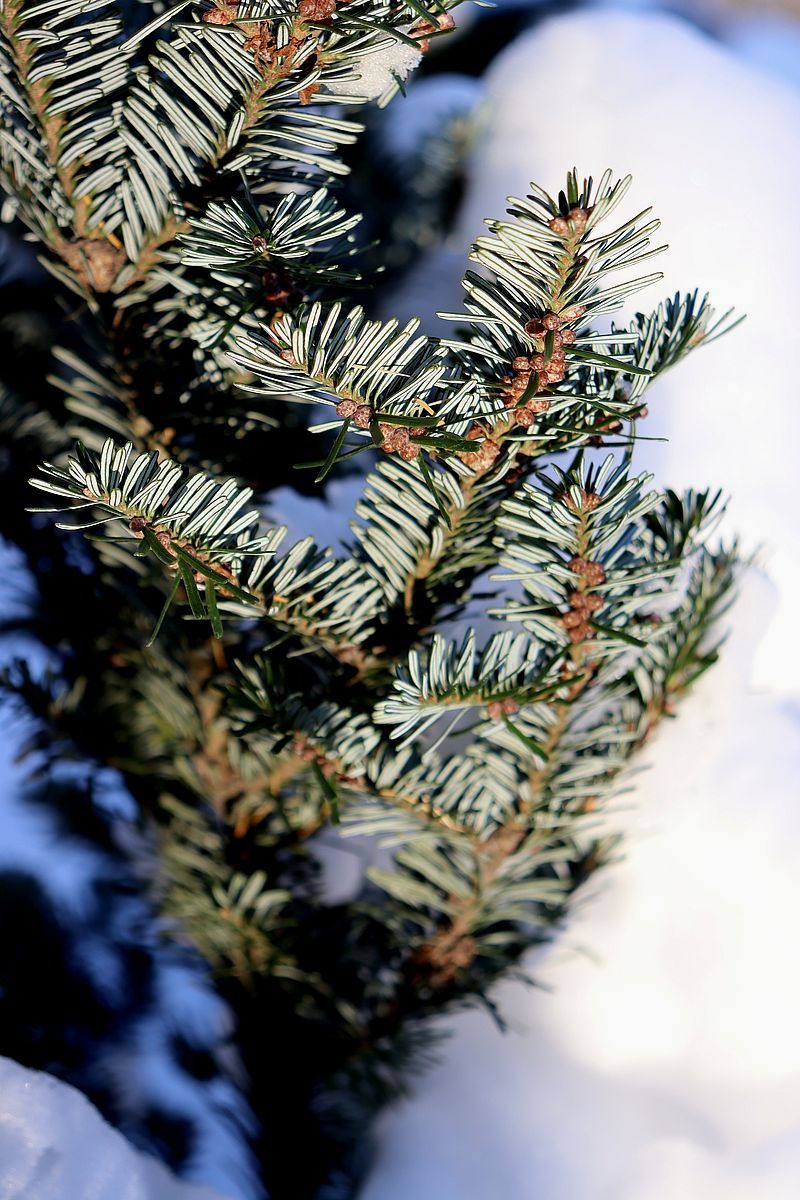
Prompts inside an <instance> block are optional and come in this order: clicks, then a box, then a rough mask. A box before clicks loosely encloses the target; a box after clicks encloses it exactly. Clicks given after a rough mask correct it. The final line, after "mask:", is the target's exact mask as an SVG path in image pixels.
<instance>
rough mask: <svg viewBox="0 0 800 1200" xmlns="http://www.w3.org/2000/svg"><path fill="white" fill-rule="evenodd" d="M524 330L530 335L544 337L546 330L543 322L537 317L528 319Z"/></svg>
mask: <svg viewBox="0 0 800 1200" xmlns="http://www.w3.org/2000/svg"><path fill="white" fill-rule="evenodd" d="M525 332H526V333H527V334H530V336H531V337H544V335H545V333H546V332H547V331H546V329H545V327H544V324H543V322H542V321H540V320H539V318H538V317H534V318H533V320H531V321H528V323H527V324H526V326H525Z"/></svg>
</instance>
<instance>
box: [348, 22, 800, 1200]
mask: <svg viewBox="0 0 800 1200" xmlns="http://www.w3.org/2000/svg"><path fill="white" fill-rule="evenodd" d="M573 163H575V164H577V166H578V168H579V170H581V171H586V172H592V173H594V174H599V173H600V172H601V171H602V170H603V168H604V167H606V166H608V165H611V166H613V167H614V168H615V169H617V170H618V171H620V172H621V173H623V172H627V171H631V172H632V173H633V174H634V177H635V189H634V192H633V195H632V201H631V202H632V204H636V205H639V206H641V207H643V206H644V205H645V204H647V203H650V202H652V203H654V205H655V206H656V210H657V212H658V214H659V215H661V216H662V218H663V221H664V230H663V232H664V235H665V238H666V240H668V241H669V242H670V243H671V248H670V252H669V255H668V256H665V258H664V261H663V263H662V264H661V266H662V268H663V269H664V270H665V272H666V274H667V279H666V280H665V284H664V285H663V287H662V288H661V289H659V290H655V289H654V293H653V299H654V300H655V299H658V298H659V291H661V292H664V293H666V292H668V291H670V290H672V289H677V288H678V287H681V288H692V287H694V286H700V287H703V288H706V287H707V288H708V289H709V290H710V291H711V292H712V294H713V296H714V298H715V300H716V301H717V303H718V304H719V306H720V307H723V308H724V307H728V306H729V305H735V306H736V307H737V308H739V309H740V310H744V311H747V313H748V320H747V322H746V323H745V324H744V325H742V326H741V327H739V329H737V330H736V331H735V332H734V333H733V334H732V335H731V336H730V337H729V338H726V339H724V340H723V341H721V342H719V343H717V344H716V345H714V346H712V347H710V348H709V349H707V350H704V351H701V352H698V354H697V355H696V356H695V357H694V358H693V359H691V360H690V361H689V362H688V363H686V364H684V365H683V366H682V367H680V368H679V369H678V370H677V371H676V372H674V373H673V374H672V375H670V376H668V377H666V378H665V379H664V380H663V381H662V382H661V383H660V384H659V386H658V388H657V390H656V389H654V391H653V392H652V393H651V397H652V400H651V401H650V411H651V414H652V416H651V418H650V420H649V421H648V422H647V424H648V425H649V429H648V430H647V432H648V434H650V435H658V436H666V437H668V438H669V439H670V440H669V442H668V443H666V444H664V443H656V442H651V443H643V444H642V445H641V447H640V451H641V452H640V458H639V461H640V463H641V464H642V465H643V466H646V467H649V468H651V469H653V470H654V471H655V472H656V474H657V477H658V479H659V480H660V481H661V482H664V483H669V484H671V485H676V486H678V487H681V486H685V485H689V484H696V485H704V484H708V483H711V484H721V485H723V486H724V487H725V488H726V489H728V490H729V491H730V492H731V493H732V496H733V500H732V502H731V507H730V517H729V520H728V527H729V528H737V529H738V530H739V531H740V532H741V534H742V535H743V538H744V540H745V543H746V545H747V546H748V547H749V548H755V547H756V546H757V545H761V546H763V551H762V554H761V561H762V563H763V564H764V571H765V573H762V572H761V571H753V572H751V574H750V576H749V578H748V579H747V581H746V582H745V584H744V586H743V590H742V597H741V599H740V601H739V604H738V606H737V608H736V610H735V613H734V615H733V632H732V635H731V638H730V642H729V644H728V646H727V647H726V651H725V655H724V658H723V662H722V663H721V664H720V665H719V666H718V667H717V668H716V669H715V671H714V672H712V673H711V674H710V675H709V676H707V677H706V678H705V679H704V680H703V681H702V683H701V685H700V687H699V688H698V690H697V692H696V694H694V695H693V696H692V697H691V698H690V699H689V700H688V701H687V702H686V704H685V705H684V706H683V708H682V710H681V712H680V714H679V719H678V720H677V721H676V722H675V723H674V724H672V725H670V726H669V727H667V728H665V729H663V730H662V731H661V732H660V733H659V735H658V737H657V738H656V739H655V741H654V744H653V746H652V748H651V749H650V751H649V754H648V763H647V765H648V766H649V767H650V768H651V769H650V770H648V771H646V772H645V773H644V774H642V775H641V776H640V777H639V778H638V781H637V786H636V788H635V790H634V791H633V792H632V793H631V794H629V795H627V796H626V797H625V798H624V803H623V802H620V805H619V806H618V811H617V812H616V813H615V814H613V817H612V824H613V827H614V828H616V829H622V830H623V831H624V832H625V834H626V850H625V858H624V860H623V861H622V862H621V863H620V864H618V865H616V866H614V867H612V868H611V869H610V870H609V871H608V872H607V873H606V875H605V878H604V879H603V880H602V881H601V882H600V883H599V884H598V887H599V889H600V894H599V896H595V897H593V898H589V899H587V902H586V903H585V904H584V905H583V907H582V909H581V912H580V914H579V916H578V918H577V919H576V920H575V921H574V923H573V925H572V927H571V928H570V930H569V931H568V932H567V934H566V935H565V936H564V938H563V940H562V941H561V942H560V943H559V944H558V945H557V946H556V947H555V948H554V949H553V950H552V952H551V954H550V956H549V958H548V959H547V960H546V961H544V962H542V961H539V962H537V963H534V964H533V965H534V973H535V975H536V977H537V979H539V980H540V981H541V982H542V983H543V984H546V985H547V988H548V990H525V989H523V988H522V987H520V986H517V985H514V986H508V987H506V988H504V989H502V991H501V993H500V997H499V998H500V1001H501V1007H502V1009H503V1011H504V1012H505V1013H506V1015H507V1016H508V1017H509V1019H510V1023H511V1026H512V1032H511V1033H509V1034H508V1035H505V1036H503V1035H501V1034H500V1033H498V1032H497V1031H496V1029H495V1028H494V1027H493V1026H492V1025H491V1024H490V1022H489V1021H488V1019H487V1018H486V1017H484V1016H483V1015H479V1014H471V1015H467V1016H464V1017H461V1018H458V1019H455V1020H452V1021H449V1022H447V1023H446V1026H447V1028H449V1029H450V1030H451V1034H452V1036H451V1038H450V1040H449V1043H447V1045H446V1049H445V1052H444V1059H443V1063H442V1065H441V1066H440V1068H439V1069H438V1070H435V1071H432V1072H431V1073H430V1075H429V1076H427V1078H426V1079H424V1080H423V1081H421V1083H420V1085H419V1087H418V1090H417V1095H416V1097H415V1098H414V1099H413V1100H412V1101H411V1102H410V1103H408V1104H405V1105H403V1106H401V1107H399V1108H397V1109H396V1110H395V1111H394V1112H392V1113H390V1114H389V1115H387V1116H386V1117H385V1119H384V1120H383V1122H382V1125H381V1142H380V1152H379V1156H378V1161H377V1165H376V1168H375V1171H374V1173H373V1176H372V1178H371V1180H370V1181H369V1183H368V1184H367V1186H366V1187H365V1189H364V1191H363V1194H362V1197H361V1200H408V1198H409V1197H412V1196H413V1197H414V1200H499V1198H500V1197H502V1200H529V1198H530V1197H532V1196H541V1197H546V1198H547V1200H790V1197H791V1198H796V1197H797V1196H798V1195H800V1040H798V1038H797V1033H796V1025H797V1012H798V1011H800V954H799V953H798V949H797V941H796V938H795V936H794V922H795V919H796V914H797V912H798V911H800V805H798V801H800V785H799V784H798V779H800V685H799V684H798V668H799V667H800V654H798V648H797V638H796V629H795V623H796V616H795V610H796V595H797V590H798V585H799V584H800V569H799V568H798V563H800V543H799V539H798V534H797V525H796V520H795V517H794V500H795V488H796V483H795V479H796V470H795V465H794V459H795V447H796V445H797V440H798V433H800V421H799V419H798V405H797V398H796V394H795V393H796V383H795V371H794V353H795V351H794V347H793V332H794V296H793V285H794V282H795V280H796V279H797V278H798V271H799V270H800V236H798V233H797V229H796V226H795V224H794V218H793V212H792V197H794V196H795V195H797V188H798V184H800V96H799V95H798V94H797V93H796V92H795V91H794V90H793V89H791V88H790V87H788V86H786V85H784V84H781V83H778V82H774V81H773V80H772V79H771V78H769V77H768V76H767V75H765V74H763V73H762V72H761V71H760V70H756V69H752V68H751V67H749V66H746V65H744V64H743V63H742V62H741V61H738V60H737V59H736V58H735V57H734V56H733V55H731V54H730V53H728V52H726V51H724V50H723V49H722V48H720V47H719V46H717V45H715V44H713V43H711V42H710V41H708V40H706V39H705V38H703V37H702V36H700V35H698V34H696V33H695V32H693V31H692V30H691V29H690V28H689V27H688V26H685V25H683V24H682V23H680V22H678V21H676V20H673V19H667V18H664V17H660V16H652V15H647V14H639V15H635V14H632V13H628V14H625V15H622V14H619V13H611V12H606V11H604V12H592V13H583V14H575V15H572V16H567V17H561V18H556V19H553V20H552V21H550V22H548V23H547V24H546V25H544V26H541V27H539V28H538V29H537V30H535V31H534V32H532V33H531V34H529V35H526V36H524V37H523V38H521V39H519V40H518V41H517V42H516V43H515V44H514V45H512V46H511V47H510V48H509V49H508V50H506V51H505V52H504V53H503V54H502V55H501V56H500V57H499V58H498V59H497V60H496V62H495V63H494V64H493V66H492V69H491V71H490V73H489V76H488V78H487V107H486V111H485V127H484V130H483V135H482V138H481V139H480V142H479V145H478V146H477V148H476V150H475V154H474V161H473V164H472V170H471V176H470V185H469V189H468V195H467V198H466V202H465V204H464V208H463V211H462V213H461V216H460V220H459V222H458V228H457V231H456V233H455V235H454V236H453V238H452V239H451V243H450V244H449V245H448V246H447V247H446V248H445V249H444V250H443V251H442V253H441V255H440V256H439V259H438V261H437V262H436V263H435V264H433V265H432V266H431V264H428V266H427V268H426V269H425V270H420V271H419V272H418V273H417V275H416V277H414V278H412V279H410V280H409V281H408V282H407V284H406V287H405V289H404V295H403V296H402V297H401V298H400V301H401V302H402V308H403V311H402V312H401V313H400V314H399V315H405V312H406V311H411V310H413V311H419V310H421V309H425V310H427V311H428V313H430V312H432V310H433V309H435V308H446V309H453V308H454V307H456V305H457V293H458V288H457V279H458V274H459V272H460V269H461V265H462V262H463V253H464V249H465V247H466V245H467V243H468V242H469V241H470V240H471V239H472V238H473V237H474V236H475V234H476V233H477V232H478V231H479V228H480V224H481V220H482V218H483V217H484V216H486V215H491V214H497V213H499V212H501V211H502V207H503V198H504V196H505V195H507V194H510V193H511V194H513V193H517V194H519V193H520V192H523V191H524V189H525V184H526V181H527V180H528V178H535V179H536V180H537V181H538V182H541V183H543V184H544V185H545V186H548V185H551V186H553V187H557V186H558V185H559V181H560V179H561V177H562V176H563V172H564V170H565V168H566V167H567V166H571V165H572V164H573ZM640 303H641V304H643V305H644V304H645V303H646V299H645V298H640ZM398 306H400V305H398Z"/></svg>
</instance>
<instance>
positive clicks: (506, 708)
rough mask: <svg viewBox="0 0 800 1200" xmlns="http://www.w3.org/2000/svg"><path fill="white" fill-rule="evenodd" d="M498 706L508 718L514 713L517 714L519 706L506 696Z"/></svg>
mask: <svg viewBox="0 0 800 1200" xmlns="http://www.w3.org/2000/svg"><path fill="white" fill-rule="evenodd" d="M500 706H501V708H502V710H503V712H504V713H506V715H507V716H509V717H511V716H513V715H514V713H515V712H519V705H518V704H517V702H516V700H514V699H513V698H512V697H511V696H506V698H505V700H501V701H500Z"/></svg>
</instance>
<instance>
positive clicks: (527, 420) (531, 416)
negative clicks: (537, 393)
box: [514, 404, 536, 429]
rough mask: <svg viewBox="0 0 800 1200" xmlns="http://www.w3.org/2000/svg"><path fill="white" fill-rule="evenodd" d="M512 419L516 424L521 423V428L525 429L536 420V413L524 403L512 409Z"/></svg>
mask: <svg viewBox="0 0 800 1200" xmlns="http://www.w3.org/2000/svg"><path fill="white" fill-rule="evenodd" d="M514 420H515V421H516V423H517V424H518V425H521V426H522V428H523V429H527V428H528V426H529V425H532V424H533V423H534V421H535V420H536V413H535V412H534V411H533V409H532V408H530V407H529V406H528V405H527V404H526V405H524V406H523V407H522V408H516V409H515V410H514Z"/></svg>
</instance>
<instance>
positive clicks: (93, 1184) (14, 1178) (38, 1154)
mask: <svg viewBox="0 0 800 1200" xmlns="http://www.w3.org/2000/svg"><path fill="white" fill-rule="evenodd" d="M0 1164H2V1170H1V1171H0V1200H223V1197H222V1196H221V1195H220V1193H218V1192H214V1191H212V1190H211V1189H210V1188H206V1187H196V1186H195V1185H193V1184H188V1183H182V1182H181V1181H180V1180H178V1179H177V1178H176V1177H175V1176H174V1175H173V1174H172V1173H171V1172H170V1171H168V1170H167V1168H166V1167H165V1166H163V1164H161V1163H159V1162H157V1161H156V1160H155V1159H154V1158H150V1157H148V1156H147V1155H145V1154H140V1153H139V1152H138V1151H137V1150H134V1148H133V1147H132V1146H131V1144H130V1143H129V1142H127V1141H126V1140H125V1138H124V1137H123V1136H122V1134H120V1133H118V1132H117V1131H116V1130H115V1129H112V1128H111V1126H110V1125H107V1124H106V1123H105V1121H104V1120H103V1119H102V1117H101V1116H100V1114H99V1113H98V1112H97V1110H96V1109H95V1108H93V1107H92V1105H91V1104H90V1103H89V1101H88V1100H87V1099H86V1097H85V1096H84V1095H82V1093H81V1092H79V1091H77V1090H76V1089H75V1088H72V1087H70V1086H69V1085H68V1084H66V1083H62V1082H61V1081H60V1080H58V1079H54V1078H53V1076H52V1075H45V1074H43V1073H42V1072H41V1071H29V1070H28V1069H27V1068H26V1067H21V1066H20V1065H19V1063H15V1062H12V1060H11V1059H9V1058H0Z"/></svg>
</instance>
